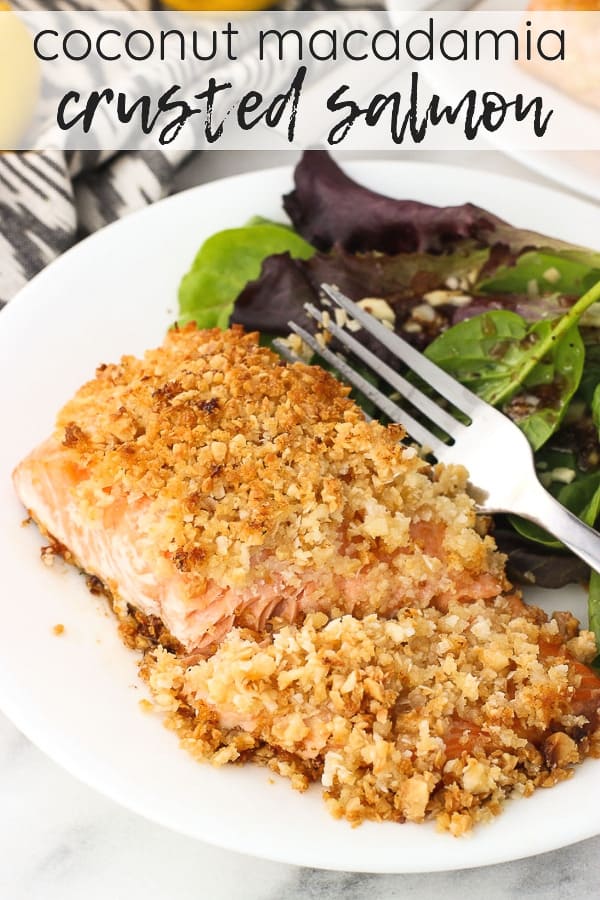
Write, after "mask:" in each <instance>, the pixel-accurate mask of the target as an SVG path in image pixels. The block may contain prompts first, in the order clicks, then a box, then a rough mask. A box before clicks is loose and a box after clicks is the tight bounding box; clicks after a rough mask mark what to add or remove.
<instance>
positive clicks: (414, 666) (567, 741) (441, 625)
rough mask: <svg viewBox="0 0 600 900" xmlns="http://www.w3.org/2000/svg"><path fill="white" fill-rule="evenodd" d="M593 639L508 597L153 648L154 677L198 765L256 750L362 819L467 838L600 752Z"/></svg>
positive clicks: (312, 620) (315, 619) (170, 720)
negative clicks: (178, 649)
mask: <svg viewBox="0 0 600 900" xmlns="http://www.w3.org/2000/svg"><path fill="white" fill-rule="evenodd" d="M559 623H560V624H559ZM561 627H562V628H563V629H564V631H565V634H561ZM565 636H567V637H569V648H570V649H567V648H566V646H565V643H564V638H565ZM592 643H593V636H591V635H590V633H589V632H585V631H581V632H579V631H578V633H577V634H575V633H574V627H573V622H572V621H571V619H568V620H566V619H564V618H562V617H558V620H557V619H556V618H555V619H551V620H548V619H547V618H546V616H545V615H544V614H543V613H542V612H541V610H539V609H536V608H534V607H527V606H525V605H524V604H523V603H522V602H521V601H520V600H519V599H518V598H516V597H504V598H498V599H497V600H496V601H495V602H492V603H490V602H488V603H484V602H482V601H478V602H473V603H470V604H464V603H456V602H453V603H451V604H450V606H449V608H448V610H447V612H446V613H444V612H442V611H440V610H437V609H434V608H429V609H425V610H417V609H405V610H402V611H401V612H399V613H398V616H397V619H395V620H384V619H380V618H378V617H377V616H375V615H372V616H368V617H366V618H365V619H363V620H358V619H355V618H353V617H351V616H344V617H342V618H339V619H333V620H330V619H328V618H327V616H325V615H324V614H322V613H316V614H313V615H310V616H308V618H307V619H306V621H305V623H304V624H303V625H302V626H286V627H283V628H282V629H281V630H280V631H279V632H278V633H275V634H272V635H267V636H265V635H262V636H257V635H256V634H255V633H252V632H249V631H246V630H244V629H239V628H236V629H233V630H232V631H231V632H230V633H229V635H228V636H227V637H226V638H225V640H224V641H223V643H222V644H221V646H220V647H219V649H218V650H217V651H216V653H215V654H214V655H213V656H212V657H211V658H209V659H207V660H202V661H199V660H194V661H191V662H190V660H189V659H187V660H186V659H182V658H180V657H178V656H177V655H175V654H171V653H168V652H167V651H166V650H163V649H161V648H158V649H157V650H155V651H153V652H149V653H148V654H147V655H146V659H145V664H144V666H143V675H144V677H145V678H146V680H147V681H148V683H149V685H150V688H151V690H152V693H153V696H154V698H155V702H156V704H157V707H159V708H160V709H162V710H164V711H165V713H166V723H167V725H168V727H170V728H172V729H174V730H175V731H176V732H177V734H178V735H179V738H180V740H181V743H182V746H183V747H185V748H186V749H187V750H189V751H190V752H191V753H192V754H193V755H194V756H195V757H196V758H197V759H198V760H208V761H210V762H212V763H213V764H215V765H223V764H224V763H226V762H236V761H237V762H239V761H243V760H249V759H251V760H253V761H255V762H259V763H262V764H264V765H267V766H268V767H269V768H270V769H271V770H272V771H275V772H278V773H279V774H282V775H285V776H286V777H288V778H289V779H290V780H291V782H292V785H293V786H294V787H295V788H297V789H298V790H306V788H307V787H308V785H309V784H310V782H312V781H320V782H321V785H322V787H323V789H324V798H325V802H326V804H327V807H328V809H329V811H330V812H331V813H332V815H334V816H335V817H338V818H339V817H344V818H346V819H348V820H349V821H350V822H351V823H352V824H353V825H357V824H360V823H361V822H362V821H364V820H365V819H374V820H385V819H388V820H393V821H397V822H403V821H413V822H421V821H423V820H425V819H435V820H436V822H437V824H438V826H439V827H440V828H442V829H444V830H447V831H450V832H451V833H452V834H455V835H460V834H463V833H464V832H465V831H467V830H469V829H470V828H471V827H472V825H473V824H474V823H475V822H478V821H484V820H487V819H489V818H491V817H492V816H495V815H497V814H498V812H500V811H501V808H502V804H503V802H504V800H505V799H506V798H507V797H508V796H510V795H521V796H528V795H530V794H531V793H532V792H533V790H534V789H535V788H536V787H549V786H551V785H553V784H556V783H557V782H558V781H561V780H563V779H565V778H568V777H570V775H571V773H572V767H573V766H574V765H575V764H576V763H578V762H580V761H581V760H582V759H583V758H585V757H586V756H600V715H599V710H600V679H598V678H596V677H595V676H594V675H593V674H592V673H591V672H590V671H589V670H587V669H585V667H584V666H583V665H582V663H581V662H579V661H578V659H577V657H576V655H575V654H576V652H577V651H578V650H579V649H580V650H582V651H583V655H584V656H586V657H587V656H588V655H589V651H590V647H589V646H588V645H590V644H592Z"/></svg>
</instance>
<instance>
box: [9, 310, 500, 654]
mask: <svg viewBox="0 0 600 900" xmlns="http://www.w3.org/2000/svg"><path fill="white" fill-rule="evenodd" d="M347 393H348V392H347V389H346V388H345V387H344V386H342V385H341V384H340V383H339V382H338V381H337V380H336V379H335V378H333V377H332V376H331V375H330V374H328V373H327V372H325V371H324V370H323V369H321V368H319V367H316V366H308V365H303V364H294V365H286V364H283V363H282V361H281V360H280V358H279V357H278V356H277V355H276V354H274V353H273V352H271V351H270V350H269V349H267V348H264V347H261V346H259V343H258V336H257V335H256V334H246V333H244V332H243V330H242V329H240V328H235V327H234V328H233V329H231V330H229V331H224V332H222V331H218V330H208V331H200V330H198V329H196V328H195V327H194V326H188V327H186V328H184V329H181V330H172V331H170V332H169V333H168V335H167V337H166V338H165V341H164V343H163V345H162V346H161V347H159V348H158V349H155V350H151V351H148V352H147V353H146V354H145V356H144V357H143V359H137V358H134V357H132V356H126V357H124V358H123V359H122V360H121V362H120V363H118V364H111V365H102V366H100V367H99V368H98V370H97V372H96V376H95V378H93V379H92V380H91V381H89V382H88V383H87V384H85V385H84V386H83V387H82V388H81V389H80V390H79V391H78V392H77V393H76V394H75V396H74V397H73V399H72V400H70V401H69V402H68V403H67V404H66V406H65V407H64V408H63V409H62V410H61V411H60V413H59V415H58V418H57V422H56V428H55V430H54V433H53V434H52V435H51V436H50V437H49V438H48V439H47V440H46V441H45V442H44V443H43V444H41V445H40V446H39V447H37V448H36V449H35V450H33V452H32V453H31V454H30V455H29V456H28V457H27V458H26V459H25V460H23V462H22V463H21V464H20V465H18V466H17V468H16V470H15V473H14V483H15V487H16V489H17V492H18V494H19V496H20V498H21V500H22V502H23V504H24V505H25V507H26V508H27V510H28V511H29V513H30V515H31V516H32V518H33V519H34V520H35V521H36V522H37V523H38V525H39V526H40V528H41V529H42V530H43V531H44V532H45V533H46V534H48V535H50V536H51V537H52V538H53V539H54V541H56V542H58V544H60V545H62V547H64V548H66V550H67V551H68V552H67V556H68V558H69V559H70V560H71V561H73V562H74V563H75V564H76V565H78V566H79V567H80V568H81V569H82V570H84V571H85V572H87V573H89V574H91V575H93V576H95V577H96V578H98V579H100V580H101V581H102V582H103V584H104V585H105V586H106V588H107V589H108V591H110V594H111V595H112V598H113V601H114V605H115V609H116V610H117V612H118V613H120V614H121V615H123V616H125V615H126V613H127V611H128V610H129V609H134V610H137V611H139V612H141V613H142V614H144V615H145V616H153V617H157V618H158V619H160V621H161V622H162V623H163V624H164V626H165V628H166V629H167V630H168V631H169V632H170V633H171V635H172V636H173V637H174V638H175V639H176V640H177V641H178V642H180V644H181V645H182V646H183V648H184V649H185V650H186V651H190V652H192V651H199V650H200V651H206V650H208V649H209V648H214V646H215V645H216V644H217V643H218V642H219V641H220V640H221V639H222V638H223V637H224V635H226V633H227V632H228V631H229V630H230V629H231V628H232V627H233V626H234V625H240V626H243V627H249V628H252V629H256V630H262V629H264V628H265V626H266V625H267V623H268V622H269V621H275V622H279V623H286V622H287V623H292V622H294V621H296V620H301V619H302V618H303V617H304V616H305V615H306V614H307V613H309V612H315V611H324V612H326V613H327V614H328V615H335V614H352V615H353V616H355V617H359V618H360V617H363V616H365V615H368V614H372V613H377V614H379V615H381V616H384V617H386V616H391V615H393V614H395V613H396V612H397V610H398V609H399V608H401V607H413V608H425V607H428V606H435V607H437V608H438V609H440V610H444V609H445V608H446V607H447V605H448V603H449V602H452V601H467V600H474V599H486V598H492V597H495V596H497V595H498V594H500V593H502V592H503V591H504V590H505V589H506V587H507V584H506V580H505V576H504V571H503V558H502V557H501V556H500V555H499V554H498V553H497V552H496V549H495V545H494V542H493V540H492V539H491V538H490V537H489V536H482V535H480V534H479V533H478V530H477V529H476V519H475V512H474V507H473V503H472V501H471V500H470V498H469V496H468V495H467V493H466V490H465V485H466V472H465V471H464V470H463V469H462V468H460V467H444V466H435V467H431V466H429V465H427V463H426V462H424V461H423V460H422V459H420V458H419V457H418V455H417V454H416V452H415V450H414V449H413V448H409V447H405V446H403V445H402V444H401V443H399V441H400V439H401V437H402V436H403V433H402V430H401V428H400V427H398V426H389V427H384V426H383V425H381V424H380V423H377V422H366V421H365V420H364V416H363V414H362V412H361V410H360V409H359V407H358V406H357V405H356V404H355V403H354V402H353V401H352V400H351V399H349V397H348V396H347Z"/></svg>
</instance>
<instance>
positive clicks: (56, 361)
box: [0, 162, 600, 872]
mask: <svg viewBox="0 0 600 900" xmlns="http://www.w3.org/2000/svg"><path fill="white" fill-rule="evenodd" d="M347 168H348V171H349V172H350V174H351V175H353V176H354V177H356V178H358V179H359V180H360V181H362V182H363V183H365V184H367V185H369V186H371V187H373V188H376V189H378V190H380V191H384V192H386V193H388V194H392V195H396V196H398V197H403V196H410V197H412V198H414V199H419V200H426V201H431V202H433V203H438V204H458V203H463V202H464V201H466V200H471V201H474V202H475V203H478V204H480V205H482V206H484V207H487V208H489V209H490V210H492V211H493V212H495V213H498V214H499V215H500V216H503V217H505V218H507V219H509V220H510V221H512V222H514V223H515V224H521V225H523V226H528V227H530V228H534V229H538V230H541V231H545V232H546V233H549V234H553V235H556V236H560V237H563V238H565V239H568V240H571V241H574V242H577V243H584V244H590V243H591V244H593V243H598V240H599V239H598V236H597V235H598V224H599V223H598V213H597V211H596V210H595V209H594V208H593V207H591V206H588V205H586V204H584V203H583V202H581V201H579V200H576V199H573V198H571V197H567V196H563V195H561V194H558V193H554V192H551V191H547V190H544V189H541V188H538V187H535V186H532V185H529V184H527V183H525V182H518V181H513V180H510V179H506V178H500V177H494V176H491V175H488V174H484V173H480V174H478V173H477V172H467V171H466V170H465V169H458V168H457V169H454V168H450V167H443V166H431V165H427V164H419V163H406V164H399V163H395V162H388V163H386V162H377V163H369V162H364V163H352V164H349V165H348V166H347ZM291 185H292V172H291V170H289V169H272V170H268V171H264V172H255V173H251V174H247V175H241V176H237V177H235V178H228V179H224V180H222V181H217V182H213V183H212V184H208V185H205V186H203V187H199V188H195V189H193V190H191V191H187V192H186V193H183V194H178V195H177V196H175V197H172V198H170V199H168V200H165V201H163V202H162V203H157V204H156V205H155V206H151V207H150V208H149V209H146V210H144V211H143V212H140V213H137V214H135V215H132V216H129V217H128V218H125V219H122V220H121V221H119V222H117V223H116V224H114V225H112V226H110V227H108V228H105V229H103V230H102V231H100V232H99V233H98V234H96V235H95V236H93V237H91V238H89V239H88V240H86V241H84V242H83V243H81V244H79V245H78V246H77V247H76V248H75V249H73V250H71V251H70V252H69V253H66V254H65V255H64V256H62V257H61V258H60V259H59V260H58V261H57V262H55V263H54V264H52V265H51V266H49V267H48V268H47V269H46V270H45V271H44V272H43V273H42V274H41V275H38V277H37V278H35V279H34V280H33V281H32V282H31V283H30V284H29V285H28V286H27V287H26V288H25V289H24V290H23V291H22V292H21V294H20V295H19V296H18V297H17V298H15V300H14V301H13V302H12V303H11V304H10V305H9V307H8V308H7V309H6V310H4V311H3V312H2V314H1V315H0V421H1V422H2V439H1V440H0V621H1V622H2V627H1V628H0V707H1V708H2V709H3V710H4V712H5V713H6V714H7V715H8V716H9V717H10V718H11V719H12V720H13V722H14V723H15V724H16V725H17V726H18V727H19V728H20V729H21V730H22V731H23V732H24V733H25V734H26V735H27V736H28V737H29V738H30V739H31V740H32V741H34V743H36V744H37V745H38V746H39V747H40V748H41V749H42V750H44V751H45V752H46V753H47V754H48V755H49V756H50V757H52V759H54V760H55V761H56V762H58V763H59V764H60V765H62V766H64V767H65V768H66V769H67V770H68V771H69V772H71V773H73V775H75V776H76V777H77V778H80V779H81V780H82V781H84V782H86V783H87V784H89V785H91V786H92V787H95V788H96V789H97V790H99V791H101V792H102V793H104V794H106V795H108V796H109V797H112V798H113V799H114V800H115V801H117V802H118V803H121V804H123V805H124V806H126V807H128V808H130V809H132V810H135V811H136V812H138V813H140V814H141V815H143V816H146V817H147V818H149V819H152V820H154V821H156V822H159V823H162V824H163V825H166V826H168V827H170V828H172V829H174V830H176V831H180V832H182V833H184V834H187V835H192V836H194V837H197V838H199V839H201V840H203V841H208V842H210V843H213V844H217V845H219V846H222V847H226V848H230V849H232V850H238V851H242V852H245V853H249V854H252V855H255V856H261V857H266V858H269V859H273V860H279V861H284V862H289V863H296V864H301V865H309V866H318V867H323V868H332V869H345V870H351V871H370V872H417V871H419V872H425V871H433V870H443V869H453V868H463V867H469V866H480V865H485V864H487V863H496V862H500V861H504V860H510V859H516V858H518V857H522V856H527V855H532V854H535V853H540V852H542V851H545V850H551V849H553V848H556V847H560V846H564V845H565V844H568V843H572V842H574V841H578V840H581V839H582V838H586V837H589V836H591V835H595V834H598V833H600V804H598V803H596V802H594V801H593V800H592V799H591V798H594V797H597V796H598V792H599V790H600V762H597V761H589V762H587V763H585V764H584V765H583V766H582V767H581V768H580V769H579V770H578V771H577V772H576V774H575V777H574V778H573V779H572V780H570V781H569V782H566V783H564V784H561V785H559V786H557V787H556V788H553V789H552V790H551V791H538V792H537V793H536V794H535V795H534V796H533V797H532V798H531V799H528V800H515V801H513V802H510V803H508V804H507V808H506V810H505V812H504V813H503V815H501V816H500V817H499V818H498V819H496V820H495V821H494V822H493V823H491V824H490V825H484V826H481V827H479V828H477V829H475V832H474V833H473V835H472V836H470V837H467V838H464V839H454V838H452V837H449V836H448V835H445V834H438V833H437V832H436V831H435V829H434V827H433V826H431V825H422V826H416V825H395V824H391V823H385V824H373V823H367V824H365V825H363V826H362V827H360V828H356V829H352V828H351V827H350V826H349V825H348V824H347V823H345V822H339V821H335V820H334V819H332V818H330V817H329V815H328V813H327V812H326V810H325V807H324V805H323V803H322V801H321V798H320V791H319V789H318V788H314V789H313V790H311V791H309V793H308V794H304V795H301V794H298V793H295V792H294V791H293V790H292V789H291V788H290V786H289V784H288V782H287V781H284V780H277V781H276V783H274V784H273V783H271V782H272V777H271V776H270V774H269V773H268V772H267V771H265V770H264V769H260V768H257V767H253V766H246V767H233V766H232V767H226V768H224V769H213V768H211V767H210V766H203V765H199V764H197V763H195V762H194V761H193V760H192V759H191V758H190V757H189V756H188V755H187V754H186V753H185V752H184V751H183V750H181V749H180V748H179V746H178V743H177V740H176V738H175V736H174V735H173V734H172V733H170V732H168V731H167V730H166V729H164V728H163V727H162V725H161V721H160V719H159V718H158V717H157V716H155V715H148V714H144V713H143V712H142V711H141V710H140V708H139V704H138V701H139V700H140V698H141V697H142V696H143V695H144V688H143V686H142V684H141V682H139V681H138V678H137V670H136V662H137V659H136V655H135V654H134V653H132V652H131V651H129V650H127V649H126V648H125V647H123V646H122V644H121V642H120V640H119V637H118V635H117V629H116V623H115V621H114V618H113V616H112V614H111V613H109V611H108V609H107V606H106V604H105V602H104V601H103V600H102V598H96V597H93V596H92V595H91V594H90V593H89V592H88V590H87V588H86V587H85V584H84V581H83V579H82V578H81V577H80V576H79V575H78V574H77V573H76V572H74V571H72V570H69V569H68V568H66V567H64V566H62V564H57V565H56V566H55V567H54V568H51V569H48V568H47V567H45V566H44V565H43V564H42V563H41V562H40V557H39V547H40V546H41V544H42V541H41V539H40V537H39V535H38V533H37V531H36V529H35V528H34V527H33V526H28V527H21V521H22V519H23V516H24V513H23V510H22V508H21V507H20V505H19V502H18V501H17V499H16V496H15V494H14V493H13V490H12V485H11V480H10V475H11V471H12V469H13V467H14V465H15V464H16V463H17V462H18V461H19V459H20V458H21V457H22V456H23V455H24V454H25V453H26V452H27V451H29V450H30V449H31V448H32V447H33V446H34V445H35V444H36V442H38V441H40V440H41V439H42V438H44V437H45V436H46V435H47V434H48V433H49V431H50V430H51V428H52V425H53V420H54V416H55V413H56V412H57V410H58V408H59V407H60V406H61V405H62V404H63V403H64V402H65V401H66V400H67V399H68V398H69V397H70V395H71V394H72V393H73V392H74V391H75V389H76V388H77V387H78V386H79V385H80V384H81V383H82V382H83V381H85V380H86V379H88V378H89V377H91V376H92V374H93V372H94V368H95V366H96V365H97V364H98V363H100V362H108V361H111V360H117V359H118V358H119V356H120V355H121V354H123V353H136V354H137V353H141V352H142V351H143V350H144V349H146V348H148V347H152V346H156V345H158V344H159V343H161V341H162V338H163V335H164V332H165V329H166V328H167V326H168V325H169V324H170V323H171V322H172V321H173V320H174V318H175V314H176V294H177V286H178V283H179V280H180V278H181V276H182V275H183V273H184V272H185V271H186V270H187V268H188V266H189V264H190V261H191V260H192V257H193V256H194V254H195V251H196V250H197V248H198V246H199V245H200V243H201V242H202V241H203V240H204V238H206V237H208V235H210V234H212V233H213V232H214V231H216V230H218V229H221V228H225V227H230V226H236V225H239V224H241V223H243V222H245V221H246V220H247V219H248V218H249V217H250V216H252V215H254V214H261V215H263V216H268V217H274V218H282V217H283V214H282V209H281V202H280V198H281V195H282V193H284V192H286V191H288V190H289V189H290V188H291ZM359 213H360V211H357V214H359ZM582 601H583V594H582V592H581V591H578V590H577V589H575V588H573V589H571V590H569V591H567V592H566V596H565V592H561V594H560V595H557V594H554V593H552V594H551V597H550V601H549V606H550V608H552V607H553V606H554V605H556V606H558V607H559V608H560V607H562V608H565V606H567V607H571V608H573V609H574V610H575V611H577V609H579V611H580V612H582V611H583V610H584V605H583V603H582ZM59 623H61V624H63V625H64V626H65V632H64V634H63V635H62V636H60V637H59V636H56V635H55V634H54V633H53V630H52V629H53V626H54V625H56V624H59Z"/></svg>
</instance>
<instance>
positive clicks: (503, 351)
mask: <svg viewBox="0 0 600 900" xmlns="http://www.w3.org/2000/svg"><path fill="white" fill-rule="evenodd" d="M554 330H555V325H554V323H552V322H549V321H542V322H536V323H535V324H534V325H532V326H530V327H528V326H527V323H526V322H525V321H524V320H523V319H522V318H521V316H519V315H517V313H513V312H509V311H507V310H497V311H493V312H489V313H483V314H482V315H479V316H475V317H474V318H472V319H467V320H465V321H464V322H460V323H459V324H458V325H455V326H454V327H453V328H450V329H448V331H446V332H445V333H444V334H442V335H440V337H438V338H437V339H436V340H435V341H434V342H433V343H432V344H430V345H429V347H428V348H427V350H426V355H427V356H428V357H429V358H430V359H431V360H432V361H433V362H435V363H437V365H439V366H441V367H442V368H443V369H445V370H446V371H447V372H449V373H450V374H451V375H453V376H454V377H455V378H457V379H458V380H459V381H461V382H462V383H463V384H465V385H466V386H467V387H469V388H470V389H471V390H472V391H473V392H474V393H476V394H478V396H480V397H481V398H482V399H484V400H487V402H488V403H491V404H492V405H494V406H499V407H500V408H501V409H503V410H504V411H505V412H506V413H507V414H508V415H510V416H511V418H513V419H514V421H516V422H517V424H518V425H519V427H520V428H521V429H522V430H523V431H524V432H525V434H526V435H527V438H528V439H529V441H530V443H531V445H532V447H533V448H534V450H537V449H538V448H539V447H541V446H542V445H543V444H544V443H545V442H546V441H547V440H548V438H549V437H550V436H551V435H552V434H553V433H554V431H556V429H557V427H558V426H559V424H560V422H561V420H562V417H563V416H564V414H565V412H566V409H567V406H568V404H569V401H570V400H571V397H572V396H573V394H574V393H575V391H576V390H577V387H578V386H579V381H580V379H581V374H582V371H583V362H584V348H583V342H582V340H581V337H580V335H579V331H578V329H577V326H576V325H573V326H572V327H571V328H570V329H569V330H568V331H566V332H564V333H563V334H562V336H561V337H560V338H559V339H557V340H555V341H554V342H553V343H550V347H549V352H547V353H546V354H545V355H544V356H542V355H541V354H540V353H539V347H540V345H542V346H543V345H545V344H547V339H548V336H549V335H551V334H552V333H553V331H554ZM531 360H534V364H533V366H532V365H531V364H530V363H531ZM520 387H522V388H523V393H522V394H517V391H518V389H519V388H520Z"/></svg>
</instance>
